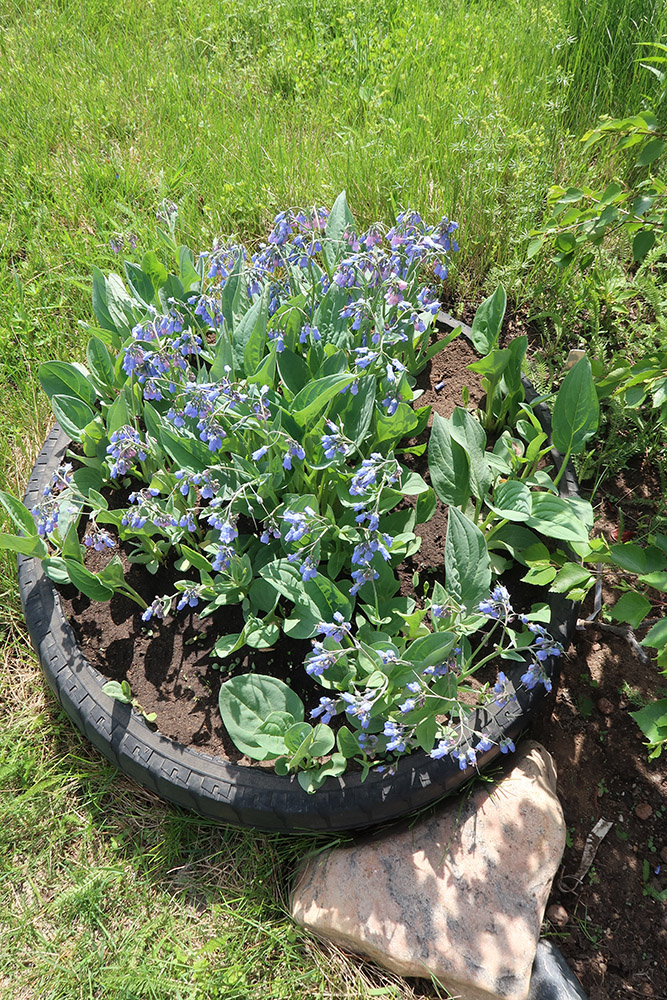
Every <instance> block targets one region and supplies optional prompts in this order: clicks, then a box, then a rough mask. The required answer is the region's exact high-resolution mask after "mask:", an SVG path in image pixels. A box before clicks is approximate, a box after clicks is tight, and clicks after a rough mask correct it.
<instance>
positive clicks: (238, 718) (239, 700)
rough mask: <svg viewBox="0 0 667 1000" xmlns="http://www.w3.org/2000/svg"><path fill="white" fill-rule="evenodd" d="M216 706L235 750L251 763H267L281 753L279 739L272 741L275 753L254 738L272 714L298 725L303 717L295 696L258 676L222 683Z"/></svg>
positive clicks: (273, 679)
mask: <svg viewBox="0 0 667 1000" xmlns="http://www.w3.org/2000/svg"><path fill="white" fill-rule="evenodd" d="M218 705H219V708H220V715H221V716H222V721H223V723H224V724H225V728H226V729H227V732H228V733H229V735H230V737H231V739H232V740H233V741H234V744H235V746H236V747H238V749H239V750H240V751H241V752H242V753H245V754H247V756H248V757H252V758H253V760H270V759H271V758H273V757H277V756H278V755H279V754H280V753H284V743H285V740H284V739H283V737H274V739H275V740H276V747H275V752H273V751H272V750H271V749H267V748H266V747H265V746H264V747H263V746H261V745H260V743H259V740H258V738H257V737H259V736H260V735H261V733H262V726H263V725H264V721H265V719H267V718H268V716H269V715H270V714H271V713H272V712H281V713H286V714H288V715H290V716H292V718H294V719H296V720H299V721H300V720H303V717H304V707H303V702H302V701H301V699H300V698H299V696H298V695H297V694H295V692H294V691H292V689H291V688H290V687H288V686H287V684H284V683H283V682H282V681H280V680H278V678H277V677H270V676H265V675H262V674H243V675H241V676H240V677H232V678H231V680H228V681H226V682H225V683H224V684H222V685H221V686H220V694H219V696H218ZM267 738H268V739H270V738H271V737H266V736H265V737H264V739H267Z"/></svg>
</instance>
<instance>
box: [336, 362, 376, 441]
mask: <svg viewBox="0 0 667 1000" xmlns="http://www.w3.org/2000/svg"><path fill="white" fill-rule="evenodd" d="M376 384H377V383H376V380H375V378H374V376H373V375H364V376H362V378H360V379H359V386H358V388H357V392H356V395H355V394H354V393H352V392H345V393H341V394H340V395H339V396H338V398H337V399H334V402H333V404H332V406H331V411H330V413H329V417H330V419H332V420H334V421H335V422H336V420H337V418H338V417H340V418H341V419H342V421H343V433H344V434H345V435H346V437H348V438H349V439H350V440H351V441H354V443H355V444H356V445H357V446H361V444H362V443H363V442H364V440H365V438H366V435H367V434H368V431H369V429H370V426H371V423H372V420H373V412H374V409H375V391H376Z"/></svg>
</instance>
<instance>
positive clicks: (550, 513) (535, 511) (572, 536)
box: [525, 493, 588, 542]
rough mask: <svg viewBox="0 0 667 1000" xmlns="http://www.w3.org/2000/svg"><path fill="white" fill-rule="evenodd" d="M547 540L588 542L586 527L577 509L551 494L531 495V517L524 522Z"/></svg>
mask: <svg viewBox="0 0 667 1000" xmlns="http://www.w3.org/2000/svg"><path fill="white" fill-rule="evenodd" d="M525 523H526V524H527V525H528V527H529V528H535V530H536V531H539V532H540V534H542V535H545V536H546V537H547V538H559V539H562V540H563V541H566V542H586V541H588V527H587V525H586V524H585V523H584V522H583V521H582V519H581V516H580V514H579V513H578V511H577V509H576V508H575V507H573V506H571V505H570V504H569V503H568V502H567V500H565V499H563V498H562V497H557V496H554V495H553V493H532V494H531V516H530V517H529V518H528V520H527V521H526V522H525Z"/></svg>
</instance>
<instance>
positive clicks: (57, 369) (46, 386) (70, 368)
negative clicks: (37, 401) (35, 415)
mask: <svg viewBox="0 0 667 1000" xmlns="http://www.w3.org/2000/svg"><path fill="white" fill-rule="evenodd" d="M107 353H108V352H107ZM38 377H39V381H40V384H41V386H42V389H43V390H44V392H45V393H46V395H47V396H48V397H49V399H53V397H54V396H56V395H59V396H76V397H77V398H78V399H81V400H83V402H84V403H87V404H88V406H94V405H95V400H96V399H97V393H96V392H95V388H94V386H93V385H92V384H91V382H90V381H89V380H88V379H87V378H86V376H85V375H84V374H83V373H82V372H81V371H80V369H78V368H75V366H74V365H70V364H68V363H67V362H66V361H45V362H44V364H42V365H40V366H39V372H38Z"/></svg>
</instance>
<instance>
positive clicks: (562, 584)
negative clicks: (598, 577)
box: [551, 562, 594, 594]
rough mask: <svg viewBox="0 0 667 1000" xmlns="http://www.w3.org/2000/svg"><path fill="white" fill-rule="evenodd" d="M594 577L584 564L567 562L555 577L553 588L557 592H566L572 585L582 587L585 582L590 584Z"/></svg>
mask: <svg viewBox="0 0 667 1000" xmlns="http://www.w3.org/2000/svg"><path fill="white" fill-rule="evenodd" d="M593 579H594V578H593V577H592V576H591V574H590V572H589V571H588V570H587V569H586V568H585V567H584V566H579V565H577V563H572V562H567V563H565V565H564V566H563V568H562V569H561V570H559V572H558V574H557V576H556V577H555V578H554V582H553V584H552V586H551V590H552V591H553V592H554V593H555V594H566V593H567V592H568V590H571V589H572V587H581V586H583V585H584V584H588V583H589V581H591V582H592V581H593Z"/></svg>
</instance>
